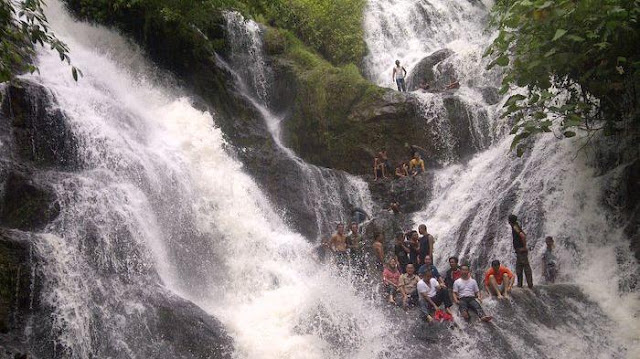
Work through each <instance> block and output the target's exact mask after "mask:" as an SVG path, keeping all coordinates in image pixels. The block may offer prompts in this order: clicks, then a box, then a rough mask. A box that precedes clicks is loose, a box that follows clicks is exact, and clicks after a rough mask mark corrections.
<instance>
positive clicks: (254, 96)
mask: <svg viewBox="0 0 640 359" xmlns="http://www.w3.org/2000/svg"><path fill="white" fill-rule="evenodd" d="M225 18H226V21H227V37H228V39H229V45H230V47H231V56H230V57H231V59H230V61H231V62H232V66H230V65H228V64H227V63H226V62H225V61H224V60H223V59H221V58H218V59H217V61H218V62H219V63H220V64H221V65H222V66H223V67H224V68H226V69H227V70H228V71H230V72H231V73H233V74H234V77H235V79H236V83H237V85H238V88H239V89H240V91H241V92H242V93H243V94H244V96H245V97H246V98H247V99H248V100H249V102H250V103H251V104H252V105H253V106H254V107H255V109H256V110H258V112H259V113H260V115H261V116H262V118H263V119H264V121H265V124H266V125H267V129H268V130H269V132H270V134H271V136H272V138H273V140H274V142H275V143H276V145H277V146H278V148H279V149H280V150H281V151H282V152H283V153H284V154H285V155H286V156H287V157H288V158H289V159H291V161H292V162H293V163H294V164H295V166H297V167H298V168H299V169H300V170H301V172H302V174H303V177H302V178H300V184H299V186H301V187H302V188H304V189H305V191H304V192H305V193H306V194H307V196H306V197H305V198H304V201H305V204H306V206H307V208H313V209H314V211H315V218H316V226H317V233H318V234H319V236H321V235H324V236H325V237H327V236H328V235H329V234H330V233H332V232H333V230H334V228H335V224H336V223H337V222H345V221H350V220H351V218H350V213H349V212H350V210H351V209H352V208H354V207H358V208H361V209H363V210H364V211H365V212H367V213H371V212H372V210H373V201H372V199H371V193H370V192H369V187H368V185H367V183H366V182H365V181H363V180H362V179H360V178H358V177H355V176H353V175H350V174H348V173H344V172H342V171H336V170H330V169H326V168H320V167H317V166H314V165H310V164H308V163H306V162H305V161H304V160H303V159H301V158H300V157H298V156H297V155H296V154H295V153H294V152H293V151H292V150H291V149H290V148H288V147H287V146H286V145H285V144H284V143H283V139H282V129H281V127H282V121H283V120H284V116H283V115H277V114H275V113H273V112H272V111H271V110H270V109H269V95H268V94H269V85H270V84H271V82H272V81H273V74H272V73H271V69H270V68H269V67H268V66H267V64H266V61H265V55H264V51H263V43H262V30H261V29H260V26H259V25H258V24H257V23H256V22H254V21H253V20H246V19H244V18H243V17H242V15H241V14H239V13H237V12H227V13H225ZM345 199H346V202H347V203H349V204H350V205H351V207H352V208H351V209H350V208H345V206H344V205H343V202H345Z"/></svg>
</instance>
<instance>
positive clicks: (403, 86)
mask: <svg viewBox="0 0 640 359" xmlns="http://www.w3.org/2000/svg"><path fill="white" fill-rule="evenodd" d="M402 92H407V84H406V83H405V82H404V79H402Z"/></svg>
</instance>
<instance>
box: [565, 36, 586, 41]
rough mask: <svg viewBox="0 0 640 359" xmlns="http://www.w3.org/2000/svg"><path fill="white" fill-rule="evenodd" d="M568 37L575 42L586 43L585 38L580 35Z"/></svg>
mask: <svg viewBox="0 0 640 359" xmlns="http://www.w3.org/2000/svg"><path fill="white" fill-rule="evenodd" d="M566 37H567V39H569V40H572V41H575V42H584V37H580V36H578V35H573V34H571V35H567V36H566Z"/></svg>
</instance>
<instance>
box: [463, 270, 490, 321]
mask: <svg viewBox="0 0 640 359" xmlns="http://www.w3.org/2000/svg"><path fill="white" fill-rule="evenodd" d="M453 301H454V302H455V303H456V304H457V305H458V307H459V308H460V315H461V316H462V317H463V318H464V319H466V320H469V318H470V317H469V309H471V310H473V311H474V312H476V314H477V315H478V317H479V318H480V320H482V321H483V322H488V321H491V319H492V317H490V316H488V315H486V314H485V312H484V310H483V309H482V306H481V305H480V303H481V302H482V294H481V293H480V289H479V288H478V282H476V280H475V279H473V278H471V277H470V276H469V265H468V264H463V265H461V266H460V278H458V279H457V280H456V281H455V282H453Z"/></svg>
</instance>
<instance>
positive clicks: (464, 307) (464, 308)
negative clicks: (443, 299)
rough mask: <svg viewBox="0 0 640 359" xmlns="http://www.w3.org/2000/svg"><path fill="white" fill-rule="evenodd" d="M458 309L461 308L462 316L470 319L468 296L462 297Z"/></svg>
mask: <svg viewBox="0 0 640 359" xmlns="http://www.w3.org/2000/svg"><path fill="white" fill-rule="evenodd" d="M458 309H459V310H460V316H461V317H463V318H464V319H466V320H469V303H468V298H460V303H459V304H458Z"/></svg>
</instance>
